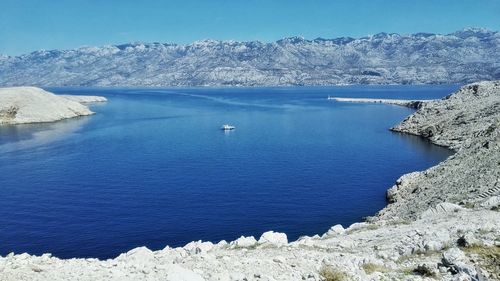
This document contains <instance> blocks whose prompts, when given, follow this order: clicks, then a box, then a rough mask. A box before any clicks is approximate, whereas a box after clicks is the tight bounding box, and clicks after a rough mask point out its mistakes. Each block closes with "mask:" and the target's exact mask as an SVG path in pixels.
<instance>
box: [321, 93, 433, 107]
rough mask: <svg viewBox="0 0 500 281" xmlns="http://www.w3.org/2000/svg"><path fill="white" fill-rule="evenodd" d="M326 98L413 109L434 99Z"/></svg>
mask: <svg viewBox="0 0 500 281" xmlns="http://www.w3.org/2000/svg"><path fill="white" fill-rule="evenodd" d="M328 100H333V101H336V102H350V103H383V104H391V105H399V106H404V107H409V108H415V109H419V108H421V107H422V106H423V105H424V104H425V103H428V102H432V101H434V100H402V99H368V98H338V97H330V96H328Z"/></svg>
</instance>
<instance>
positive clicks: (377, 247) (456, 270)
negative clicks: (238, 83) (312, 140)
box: [0, 81, 500, 281]
mask: <svg viewBox="0 0 500 281" xmlns="http://www.w3.org/2000/svg"><path fill="white" fill-rule="evenodd" d="M0 96H1V95H0ZM392 130H393V131H394V132H400V133H409V134H414V135H418V136H422V137H423V138H426V139H428V140H429V141H431V142H432V143H435V144H437V145H442V146H446V147H449V148H450V149H453V150H454V151H455V154H454V155H453V156H451V157H449V158H448V159H447V160H445V161H443V162H442V163H440V164H438V165H437V166H434V167H431V168H430V169H427V170H426V171H422V172H414V173H410V174H407V175H404V176H402V177H401V178H400V179H399V180H397V182H396V184H395V185H394V186H393V187H392V188H390V189H389V191H388V192H387V197H388V200H389V205H388V206H387V207H386V208H384V209H383V210H381V211H380V212H379V213H378V214H376V215H375V216H374V217H370V218H368V219H367V221H365V222H360V223H355V224H353V225H351V226H349V227H347V228H344V227H343V226H341V225H335V226H333V227H332V228H331V229H330V230H329V231H328V232H326V233H324V234H322V235H315V236H312V237H308V236H304V237H301V238H300V239H298V240H297V241H293V242H289V241H288V239H287V236H286V235H285V234H283V233H275V232H272V231H270V232H266V233H264V234H262V236H261V237H260V238H259V239H255V238H254V237H241V238H239V239H237V240H235V241H232V242H226V241H221V242H218V243H216V244H214V243H211V242H202V241H195V242H191V243H189V244H187V245H185V246H184V247H179V248H171V247H168V246H167V247H165V248H164V249H162V250H158V251H151V250H149V249H147V248H145V247H140V248H136V249H133V250H131V251H129V252H127V253H123V254H121V255H120V256H118V257H117V258H115V259H109V260H98V259H66V260H63V259H59V258H57V257H53V256H51V255H50V254H45V255H42V256H32V255H29V254H26V253H24V254H14V253H12V254H9V255H7V256H5V257H0V280H168V281H182V280H192V281H202V280H246V281H250V280H269V281H270V280H311V281H312V280H327V281H341V280H500V262H499V261H500V212H499V208H500V181H499V179H500V81H493V82H480V83H474V84H470V85H466V86H464V87H462V88H461V89H460V90H459V91H458V92H456V93H454V94H452V95H450V96H448V97H446V98H444V99H443V100H438V101H430V102H426V103H424V104H423V105H422V106H421V107H420V109H418V111H416V112H415V113H414V114H412V115H410V116H409V117H408V118H406V119H405V120H404V121H402V122H401V123H400V124H398V125H396V126H395V127H394V128H392ZM313 207H314V206H311V208H313ZM333 207H334V206H332V208H333Z"/></svg>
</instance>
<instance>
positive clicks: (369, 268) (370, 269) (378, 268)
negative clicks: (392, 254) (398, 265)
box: [363, 263, 391, 274]
mask: <svg viewBox="0 0 500 281" xmlns="http://www.w3.org/2000/svg"><path fill="white" fill-rule="evenodd" d="M363 270H364V271H365V272H366V274H372V273H374V272H389V271H391V270H390V269H389V268H387V267H385V266H383V265H380V264H375V263H365V264H363Z"/></svg>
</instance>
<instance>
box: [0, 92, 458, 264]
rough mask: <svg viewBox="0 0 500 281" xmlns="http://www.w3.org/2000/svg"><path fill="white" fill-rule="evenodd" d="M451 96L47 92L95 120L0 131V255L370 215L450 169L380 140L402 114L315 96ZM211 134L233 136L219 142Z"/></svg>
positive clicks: (407, 139)
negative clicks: (86, 107)
mask: <svg viewBox="0 0 500 281" xmlns="http://www.w3.org/2000/svg"><path fill="white" fill-rule="evenodd" d="M455 89H457V86H390V87H380V86H378V87H373V86H370V87H328V88H327V87H324V88H323V87H322V88H263V89H259V88H257V89H255V88H254V89H248V88H224V89H85V88H58V89H50V90H52V91H55V92H58V93H71V94H91V95H103V96H106V97H107V98H108V99H109V102H108V103H105V104H98V105H93V106H92V109H93V110H94V111H95V112H96V113H97V114H96V115H94V116H91V117H83V118H77V119H71V120H66V121H61V122H57V123H53V124H39V125H23V126H11V127H2V128H0V191H1V196H0V255H5V254H7V253H9V252H12V251H13V252H16V253H21V252H28V253H31V254H42V253H45V252H51V253H53V254H55V255H56V256H59V257H64V258H68V257H99V258H109V257H114V256H116V255H118V254H119V253H121V252H124V251H128V250H130V249H132V248H134V247H137V246H142V245H146V246H148V247H150V248H152V249H161V248H163V247H165V246H166V245H171V246H181V245H184V244H185V243H187V242H189V241H191V240H198V239H202V240H209V241H214V242H217V241H219V240H221V239H226V240H234V239H236V238H238V237H239V236H240V235H254V236H259V235H260V234H261V233H262V232H264V231H267V230H275V231H280V232H286V233H287V234H288V236H289V239H296V238H298V237H299V236H301V235H313V234H316V233H323V232H325V231H326V230H327V229H328V228H329V227H330V226H331V225H333V224H337V223H341V224H343V225H345V226H347V225H349V224H351V223H353V222H356V221H359V220H361V219H362V218H363V217H365V216H369V215H373V214H374V213H376V212H377V211H378V210H379V209H381V208H383V207H384V205H385V190H386V189H387V188H389V187H390V186H391V185H392V184H393V182H394V181H395V180H396V179H397V178H398V177H399V176H400V175H402V174H403V173H407V172H410V171H415V170H422V169H425V168H427V167H429V166H432V165H434V164H436V163H438V162H439V161H441V160H443V159H444V158H446V157H447V156H449V155H450V152H449V151H448V150H446V149H444V148H440V147H436V146H433V145H431V144H429V143H427V142H426V141H423V140H421V139H419V138H417V137H412V136H406V135H401V134H397V133H392V132H390V131H388V128H389V127H391V126H392V125H394V124H396V123H397V122H399V121H400V120H402V119H403V118H404V117H406V116H407V115H409V114H410V113H411V112H412V110H411V109H407V108H403V107H397V106H389V105H380V104H348V103H335V102H331V101H328V100H326V97H327V96H328V95H332V96H342V97H369V98H425V99H427V98H440V97H443V96H445V95H447V94H449V93H450V92H452V91H454V90H455ZM224 123H231V124H234V125H235V126H236V127H237V129H236V130H235V131H231V132H223V131H221V130H219V127H220V126H221V125H222V124H224Z"/></svg>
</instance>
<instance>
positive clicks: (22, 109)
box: [0, 87, 106, 125]
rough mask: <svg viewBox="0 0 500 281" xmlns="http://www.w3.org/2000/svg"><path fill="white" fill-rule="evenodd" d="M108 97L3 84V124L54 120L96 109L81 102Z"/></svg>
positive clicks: (0, 115) (0, 90)
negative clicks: (62, 92) (53, 91)
mask: <svg viewBox="0 0 500 281" xmlns="http://www.w3.org/2000/svg"><path fill="white" fill-rule="evenodd" d="M95 101H99V102H101V101H106V99H105V98H102V97H85V96H78V97H73V96H64V97H61V96H57V95H55V94H53V93H50V92H47V91H44V90H42V89H40V88H36V87H13V88H0V125H6V124H7V125H14V124H24V123H40V122H54V121H58V120H62V119H68V118H73V117H77V116H85V115H91V114H93V112H92V111H91V110H90V109H89V108H88V107H87V106H85V105H82V104H81V103H80V102H85V103H88V102H95Z"/></svg>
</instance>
